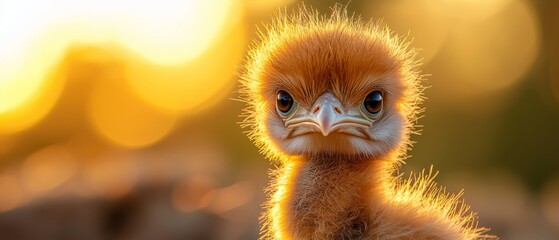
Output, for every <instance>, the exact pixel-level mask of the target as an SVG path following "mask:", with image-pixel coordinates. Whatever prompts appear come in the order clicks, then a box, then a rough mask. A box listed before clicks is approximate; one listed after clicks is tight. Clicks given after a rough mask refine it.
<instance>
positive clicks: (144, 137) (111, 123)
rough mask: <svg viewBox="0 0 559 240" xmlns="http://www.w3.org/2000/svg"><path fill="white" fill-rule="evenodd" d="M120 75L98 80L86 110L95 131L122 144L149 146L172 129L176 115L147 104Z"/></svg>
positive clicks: (126, 145) (127, 145) (132, 146)
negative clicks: (130, 88)
mask: <svg viewBox="0 0 559 240" xmlns="http://www.w3.org/2000/svg"><path fill="white" fill-rule="evenodd" d="M122 77H123V76H122V75H118V74H117V75H115V76H109V77H107V79H103V81H99V82H98V84H97V86H95V87H94V89H93V90H92V91H93V92H92V95H91V99H90V102H89V107H88V112H89V116H90V118H91V121H92V122H93V125H94V126H95V129H97V130H98V132H99V133H100V134H101V135H102V136H104V137H106V139H108V140H109V141H110V142H113V143H115V144H117V145H120V146H123V147H130V148H136V147H144V146H148V145H150V144H152V143H154V142H156V141H158V140H160V139H161V138H163V137H164V136H165V135H167V134H168V133H169V131H171V129H172V128H173V126H174V125H175V122H176V117H175V116H172V115H168V114H166V113H163V112H161V111H158V110H157V109H154V108H153V107H150V106H146V105H145V104H143V103H142V101H141V100H140V99H138V98H137V97H136V96H135V95H134V94H133V93H132V92H131V91H130V90H129V89H128V88H127V86H126V84H125V81H126V80H125V79H122Z"/></svg>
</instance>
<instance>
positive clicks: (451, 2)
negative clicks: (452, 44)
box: [424, 0, 515, 23]
mask: <svg viewBox="0 0 559 240" xmlns="http://www.w3.org/2000/svg"><path fill="white" fill-rule="evenodd" d="M511 1H515V0H491V1H486V0H424V2H427V3H428V4H429V5H430V7H432V8H433V9H434V10H436V11H438V12H439V13H440V14H443V15H445V16H447V17H448V18H450V19H451V20H455V21H459V22H461V23H475V22H480V21H483V20H486V19H487V18H489V17H491V16H493V15H495V14H497V13H498V12H499V11H501V10H503V9H504V8H505V7H506V6H507V5H508V4H509V3H510V2H511Z"/></svg>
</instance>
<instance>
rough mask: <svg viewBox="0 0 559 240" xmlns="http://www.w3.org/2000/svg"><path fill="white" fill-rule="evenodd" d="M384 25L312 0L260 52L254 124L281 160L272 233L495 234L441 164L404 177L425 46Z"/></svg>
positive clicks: (250, 114)
mask: <svg viewBox="0 0 559 240" xmlns="http://www.w3.org/2000/svg"><path fill="white" fill-rule="evenodd" d="M380 26H381V24H379V23H363V22H361V21H360V20H359V19H354V18H350V17H347V16H346V14H345V11H344V9H342V8H340V7H336V8H334V13H333V14H332V16H331V17H329V18H328V17H321V16H320V15H318V14H317V13H316V12H313V11H308V10H306V9H305V8H302V10H300V12H299V13H298V14H295V15H294V16H292V17H286V16H284V15H282V16H279V17H278V19H277V20H276V22H274V23H273V24H271V25H270V26H269V27H268V28H267V30H268V32H267V33H266V34H264V35H263V36H262V37H263V38H262V42H261V43H260V44H259V45H257V46H255V48H254V49H252V51H251V52H250V55H249V59H248V61H247V64H246V68H245V70H246V71H245V73H244V75H243V80H242V84H243V89H242V94H243V98H244V100H245V101H246V102H247V104H248V107H247V109H246V112H245V114H246V119H245V121H244V124H245V125H246V126H250V127H251V132H250V137H251V138H252V139H253V140H254V141H255V143H256V144H257V145H258V146H259V147H260V148H261V150H262V152H263V153H265V154H266V155H267V157H268V158H270V159H273V160H276V161H277V163H278V166H279V168H278V169H277V170H276V171H275V173H274V174H273V179H272V180H273V181H272V185H271V186H270V194H271V197H270V200H269V202H268V204H267V212H266V214H265V216H264V218H263V222H264V225H265V226H264V228H263V229H264V231H263V236H262V238H263V239H282V240H285V239H297V240H299V239H301V240H302V239H317V240H319V239H320V240H322V239H324V240H326V239H328V240H330V239H332V240H333V239H336V240H337V239H484V238H492V237H491V236H487V235H483V233H484V232H485V231H486V230H485V229H483V228H478V227H477V220H476V219H475V217H474V214H472V213H471V212H469V211H468V207H467V205H465V204H464V203H463V202H462V201H461V200H460V198H459V194H458V195H450V194H447V193H445V192H444V191H443V190H442V189H440V188H438V187H436V186H435V185H434V183H433V180H432V174H431V173H428V174H419V175H417V176H415V177H414V178H410V179H407V180H403V179H401V178H400V177H399V176H395V174H394V173H395V172H396V170H397V167H398V166H399V165H400V163H401V162H402V161H403V159H404V158H405V153H406V150H407V149H408V147H409V146H410V145H411V144H410V140H409V135H410V134H411V133H412V132H413V126H414V123H415V121H416V119H417V116H418V114H419V113H420V112H421V111H422V109H421V108H420V107H419V104H420V103H421V101H422V99H423V98H422V96H421V93H422V90H423V87H422V86H421V76H420V75H419V73H418V71H417V65H418V62H417V61H416V60H415V54H414V52H413V51H412V50H410V49H409V47H408V45H407V43H404V42H402V40H401V39H399V38H397V37H395V36H393V35H392V34H391V33H390V31H389V30H388V29H387V28H382V27H380Z"/></svg>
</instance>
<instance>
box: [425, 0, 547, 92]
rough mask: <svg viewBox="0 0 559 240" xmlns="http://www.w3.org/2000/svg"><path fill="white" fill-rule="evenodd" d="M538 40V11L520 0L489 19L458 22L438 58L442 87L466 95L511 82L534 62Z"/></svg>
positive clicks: (511, 83)
mask: <svg viewBox="0 0 559 240" xmlns="http://www.w3.org/2000/svg"><path fill="white" fill-rule="evenodd" d="M510 26H514V27H510ZM539 41H540V33H539V25H538V22H537V19H536V17H535V15H534V12H533V10H532V8H531V6H530V5H529V4H528V3H526V2H523V1H520V0H519V1H512V2H511V4H510V5H508V6H506V7H505V8H504V9H503V10H502V11H501V12H499V13H497V14H496V15H494V16H492V17H489V18H487V19H486V21H483V22H479V23H476V24H467V25H456V26H455V27H454V28H452V29H451V30H450V32H449V35H448V40H447V42H446V43H445V46H444V47H443V49H442V51H441V52H440V54H439V57H440V58H438V59H436V60H437V61H435V62H434V65H435V66H436V69H437V75H436V76H434V77H433V78H434V79H438V80H437V86H438V87H437V88H438V89H440V90H441V91H439V93H442V94H448V95H452V96H453V97H452V98H449V99H464V97H466V98H467V97H468V96H476V95H477V94H480V93H488V92H494V91H496V90H500V89H504V88H506V87H508V86H511V85H513V84H514V83H515V82H517V81H519V80H520V79H522V76H523V75H524V74H525V73H526V72H527V71H528V69H530V67H531V66H532V63H533V62H534V59H535V57H536V55H537V53H538V49H539Z"/></svg>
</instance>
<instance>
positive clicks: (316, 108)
mask: <svg viewBox="0 0 559 240" xmlns="http://www.w3.org/2000/svg"><path fill="white" fill-rule="evenodd" d="M318 110H320V106H316V107H314V109H313V110H312V113H316V112H318Z"/></svg>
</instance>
